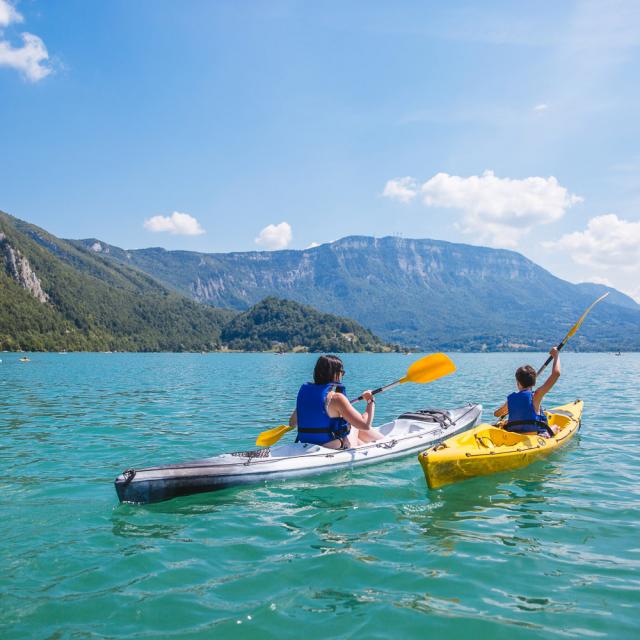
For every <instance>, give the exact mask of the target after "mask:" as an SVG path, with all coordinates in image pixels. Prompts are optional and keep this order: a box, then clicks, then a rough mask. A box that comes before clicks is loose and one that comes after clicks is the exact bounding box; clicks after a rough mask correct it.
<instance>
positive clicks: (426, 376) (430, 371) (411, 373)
mask: <svg viewBox="0 0 640 640" xmlns="http://www.w3.org/2000/svg"><path fill="white" fill-rule="evenodd" d="M455 370H456V365H455V364H453V361H452V360H451V358H449V356H447V355H445V354H444V353H433V354H431V355H430V356H425V357H424V358H420V360H417V361H416V362H414V363H413V364H412V365H411V366H410V367H409V369H408V370H407V375H406V376H405V377H404V378H402V380H401V381H400V382H417V383H420V384H422V383H425V382H432V381H433V380H437V379H438V378H443V377H444V376H448V375H449V374H450V373H453V372H454V371H455Z"/></svg>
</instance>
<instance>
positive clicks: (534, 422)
mask: <svg viewBox="0 0 640 640" xmlns="http://www.w3.org/2000/svg"><path fill="white" fill-rule="evenodd" d="M524 425H532V426H534V427H542V428H543V429H544V430H545V431H546V432H547V433H548V434H549V435H550V436H554V435H555V433H553V431H552V429H551V427H550V426H549V423H548V422H547V421H546V420H509V422H507V424H505V425H504V429H505V430H506V431H509V427H521V426H524Z"/></svg>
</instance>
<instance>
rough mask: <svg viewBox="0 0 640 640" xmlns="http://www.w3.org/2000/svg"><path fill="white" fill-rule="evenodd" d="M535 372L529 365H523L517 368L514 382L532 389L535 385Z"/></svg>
mask: <svg viewBox="0 0 640 640" xmlns="http://www.w3.org/2000/svg"><path fill="white" fill-rule="evenodd" d="M537 377H538V375H537V374H536V370H535V369H534V368H533V367H532V366H531V365H530V364H525V365H524V366H523V367H518V369H517V371H516V380H517V381H518V382H519V383H520V384H521V385H522V386H523V387H524V388H525V389H528V388H529V387H533V385H534V384H535V383H536V378H537Z"/></svg>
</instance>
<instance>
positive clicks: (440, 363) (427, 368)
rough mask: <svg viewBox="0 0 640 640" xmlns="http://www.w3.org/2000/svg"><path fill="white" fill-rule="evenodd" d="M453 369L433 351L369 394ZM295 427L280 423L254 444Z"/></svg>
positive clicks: (265, 442)
mask: <svg viewBox="0 0 640 640" xmlns="http://www.w3.org/2000/svg"><path fill="white" fill-rule="evenodd" d="M455 370H456V365H455V364H453V362H452V360H451V358H449V356H447V355H445V354H444V353H433V354H431V355H430V356H425V357H424V358H420V360H416V362H414V363H413V364H412V365H411V366H410V367H409V369H408V370H407V375H406V376H404V378H400V379H399V380H396V381H395V382H392V383H391V384H387V385H385V386H384V387H378V388H377V389H374V390H373V391H372V392H371V394H372V395H375V394H377V393H382V392H383V391H388V390H389V389H393V388H394V387H397V386H398V385H399V384H404V383H405V382H416V383H418V384H426V383H428V382H433V381H434V380H438V379H439V378H443V377H444V376H447V375H449V374H450V373H453V372H454V371H455ZM358 400H362V396H358V397H357V398H355V399H354V400H352V401H351V402H357V401H358ZM295 428H296V427H290V426H288V425H285V424H282V425H280V426H279V427H274V428H273V429H269V430H268V431H263V432H262V433H261V434H260V435H259V436H258V438H257V439H256V445H258V446H259V447H270V446H271V445H272V444H275V443H276V442H278V440H280V438H282V436H283V435H284V434H285V433H287V432H288V431H291V430H292V429H295Z"/></svg>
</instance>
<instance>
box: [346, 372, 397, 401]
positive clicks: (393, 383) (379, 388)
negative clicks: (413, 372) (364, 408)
mask: <svg viewBox="0 0 640 640" xmlns="http://www.w3.org/2000/svg"><path fill="white" fill-rule="evenodd" d="M403 380H404V378H401V379H400V380H396V381H395V382H392V383H390V384H385V385H384V387H378V388H377V389H374V390H373V391H372V392H371V395H372V396H375V395H376V393H382V392H383V391H388V390H389V389H393V388H394V387H397V386H398V385H399V384H402V381H403ZM359 400H364V397H363V396H358V397H357V398H354V399H353V400H351V402H352V403H353V402H358V401H359Z"/></svg>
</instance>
